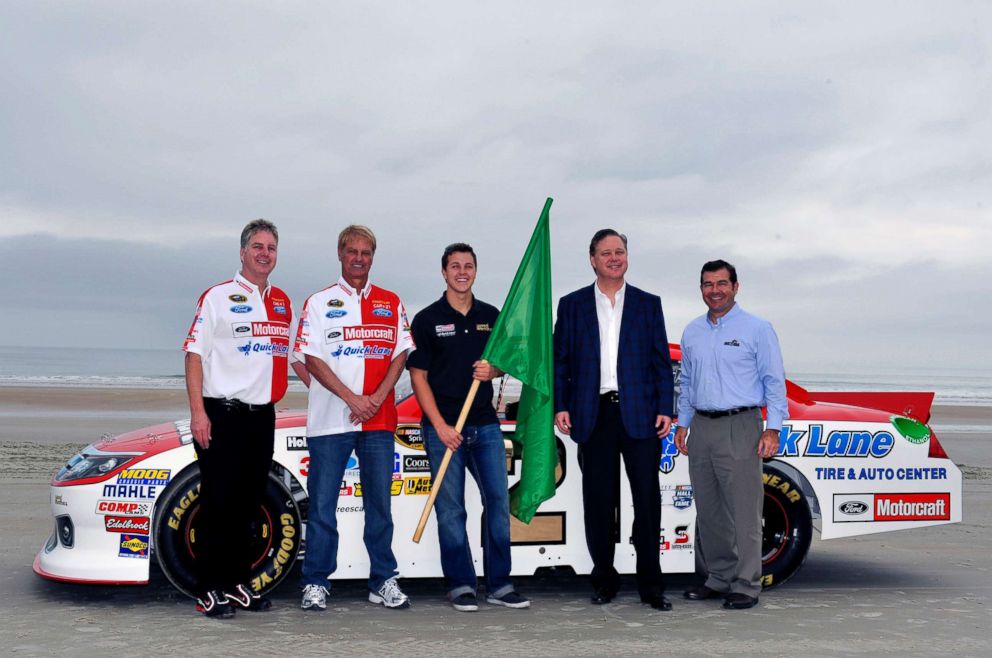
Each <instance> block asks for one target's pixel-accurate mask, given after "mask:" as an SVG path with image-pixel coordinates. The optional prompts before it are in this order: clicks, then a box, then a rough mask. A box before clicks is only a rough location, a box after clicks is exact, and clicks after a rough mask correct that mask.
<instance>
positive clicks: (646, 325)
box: [554, 284, 675, 443]
mask: <svg viewBox="0 0 992 658" xmlns="http://www.w3.org/2000/svg"><path fill="white" fill-rule="evenodd" d="M595 285H596V284H593V285H591V286H588V287H586V288H580V289H579V290H576V291H575V292H573V293H570V294H568V295H565V296H564V297H562V298H561V300H559V302H558V319H557V320H556V321H555V335H554V358H555V413H558V412H559V411H567V412H569V416H570V418H571V421H572V439H573V440H574V441H575V442H576V443H585V442H586V441H588V440H589V436H590V434H591V433H592V430H593V428H594V427H595V426H596V416H597V414H598V413H599V361H600V359H599V321H598V320H597V318H596V297H595V292H594V291H593V286H595ZM617 382H618V384H619V388H620V390H619V393H620V414H621V416H622V418H623V426H624V429H625V430H626V431H627V435H628V436H630V437H632V438H635V439H648V438H657V436H658V434H657V428H655V420H656V419H657V417H658V415H659V414H661V415H664V416H672V404H673V397H674V389H675V386H674V382H673V379H672V362H671V355H670V353H669V350H668V334H667V333H666V332H665V317H664V314H663V313H662V310H661V298H660V297H658V296H657V295H652V294H650V293H647V292H644V291H643V290H640V289H639V288H635V287H634V286H632V285H630V284H627V291H626V293H625V297H624V302H623V315H622V316H621V318H620V345H619V351H618V354H617Z"/></svg>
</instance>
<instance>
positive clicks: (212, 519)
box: [193, 398, 276, 592]
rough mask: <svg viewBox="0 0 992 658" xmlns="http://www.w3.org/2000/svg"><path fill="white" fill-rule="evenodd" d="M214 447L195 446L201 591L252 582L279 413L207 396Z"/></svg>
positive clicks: (264, 407)
mask: <svg viewBox="0 0 992 658" xmlns="http://www.w3.org/2000/svg"><path fill="white" fill-rule="evenodd" d="M203 404H204V406H205V407H206V410H207V417H208V418H209V419H210V447H208V448H207V449H206V450H204V449H203V448H201V447H200V446H199V445H197V444H196V443H195V442H194V444H193V445H194V447H195V448H196V456H197V461H198V463H199V465H200V510H199V512H198V516H199V518H198V519H197V521H196V526H195V527H196V536H195V545H196V557H197V567H198V571H199V573H200V589H201V590H202V591H203V592H207V591H209V590H214V589H220V590H224V591H228V592H229V591H231V590H232V589H233V588H234V586H235V585H237V584H239V583H244V584H248V581H249V575H250V573H251V565H252V561H253V559H254V558H256V557H258V556H257V555H253V552H254V551H253V550H252V544H253V543H254V542H253V535H254V532H253V528H252V525H253V522H254V521H255V520H256V518H257V517H258V511H259V508H260V507H261V504H262V496H263V495H264V493H265V487H266V483H267V482H268V476H269V467H270V466H271V465H272V444H273V436H274V434H275V423H276V416H275V409H274V407H273V406H272V405H271V404H269V405H264V406H257V405H255V406H252V407H249V406H248V405H238V404H234V405H232V404H230V402H229V401H225V400H216V399H213V398H204V399H203Z"/></svg>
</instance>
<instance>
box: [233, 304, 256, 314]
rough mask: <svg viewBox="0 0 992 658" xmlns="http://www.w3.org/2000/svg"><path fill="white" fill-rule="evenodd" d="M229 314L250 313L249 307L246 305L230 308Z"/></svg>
mask: <svg viewBox="0 0 992 658" xmlns="http://www.w3.org/2000/svg"><path fill="white" fill-rule="evenodd" d="M231 313H251V306H248V305H247V304H238V305H237V306H232V307H231Z"/></svg>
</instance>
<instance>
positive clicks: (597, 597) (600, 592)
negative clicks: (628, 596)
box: [589, 589, 617, 605]
mask: <svg viewBox="0 0 992 658" xmlns="http://www.w3.org/2000/svg"><path fill="white" fill-rule="evenodd" d="M616 595H617V593H616V592H610V591H608V590H605V589H597V590H595V591H594V592H593V593H592V597H590V599H589V600H590V601H591V602H592V603H593V604H594V605H603V604H604V603H609V602H610V601H612V600H613V597H614V596H616Z"/></svg>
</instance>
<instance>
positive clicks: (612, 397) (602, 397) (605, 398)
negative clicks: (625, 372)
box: [599, 391, 620, 404]
mask: <svg viewBox="0 0 992 658" xmlns="http://www.w3.org/2000/svg"><path fill="white" fill-rule="evenodd" d="M599 401H600V402H609V403H611V404H619V403H620V393H619V391H607V392H606V393H600V394H599Z"/></svg>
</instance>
